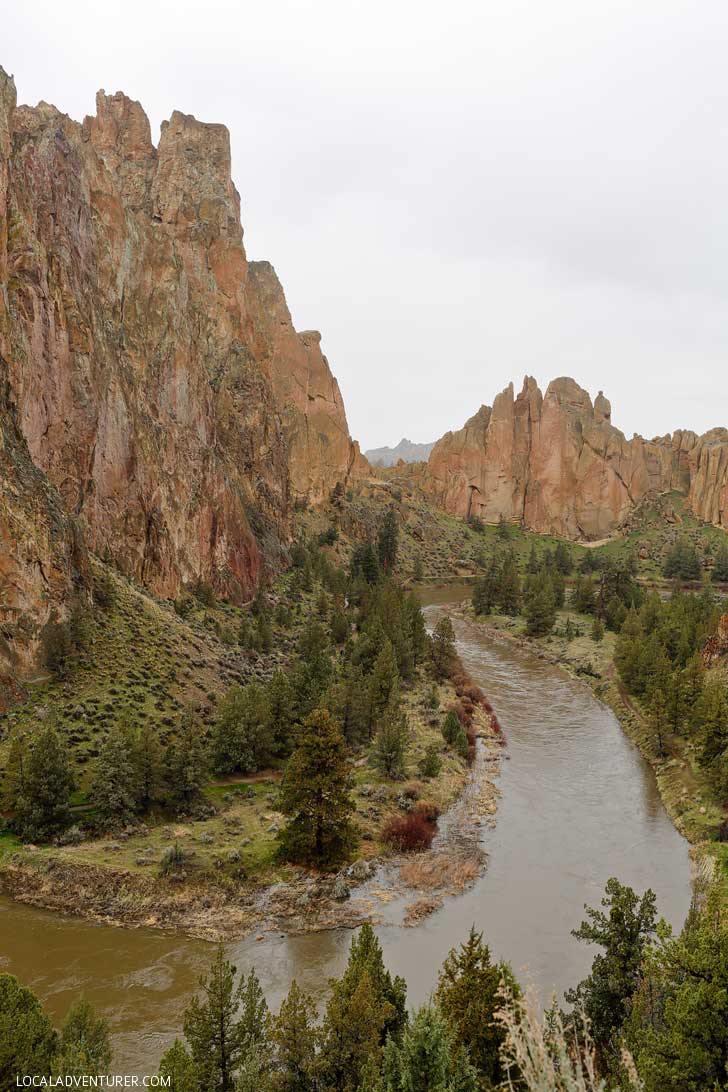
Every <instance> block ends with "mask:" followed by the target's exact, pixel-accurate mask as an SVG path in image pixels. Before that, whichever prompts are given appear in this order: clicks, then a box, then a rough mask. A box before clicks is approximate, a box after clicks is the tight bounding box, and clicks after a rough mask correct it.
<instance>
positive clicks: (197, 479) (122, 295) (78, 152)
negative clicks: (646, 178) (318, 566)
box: [0, 70, 361, 647]
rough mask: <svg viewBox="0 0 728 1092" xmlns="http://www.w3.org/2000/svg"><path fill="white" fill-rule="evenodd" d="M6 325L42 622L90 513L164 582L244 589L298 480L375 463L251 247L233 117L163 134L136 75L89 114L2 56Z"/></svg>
mask: <svg viewBox="0 0 728 1092" xmlns="http://www.w3.org/2000/svg"><path fill="white" fill-rule="evenodd" d="M0 338H1V340H0V356H1V359H0V369H1V370H0V382H2V384H3V390H4V392H5V393H4V396H3V398H4V401H3V403H2V405H0V413H2V428H3V444H4V448H3V452H4V454H3V456H2V458H3V462H2V474H3V481H2V486H3V502H2V504H3V508H2V510H1V513H0V544H1V545H0V549H1V550H2V554H0V574H2V575H3V576H5V577H6V581H5V586H4V588H3V596H4V601H5V603H6V607H5V608H3V609H5V610H6V612H7V611H9V612H10V613H11V614H12V615H13V616H14V617H15V616H17V615H18V614H22V615H23V617H24V618H25V620H26V623H27V624H28V625H29V626H30V625H31V624H32V625H36V626H38V625H41V624H42V623H43V621H44V619H45V618H46V617H47V616H48V612H49V610H50V609H51V607H52V604H53V602H54V601H55V600H56V599H57V596H56V592H55V591H54V592H53V593H51V591H50V590H49V587H48V586H46V583H45V582H44V579H43V578H42V577H39V576H38V569H39V566H40V568H42V570H43V571H44V572H45V573H46V574H49V573H56V574H57V576H58V579H57V580H56V579H55V578H54V579H51V578H50V577H49V584H53V585H54V587H55V585H57V586H58V590H59V594H60V588H61V584H62V580H61V574H64V573H65V574H66V575H65V577H64V579H70V576H69V564H70V561H69V557H70V554H69V551H70V546H69V542H70V540H71V539H70V538H69V535H70V531H69V528H71V527H72V528H73V529H74V532H73V534H74V536H75V537H76V538H78V536H79V535H82V537H83V541H84V542H85V544H86V546H87V547H88V548H89V549H90V550H92V551H94V552H96V553H98V554H100V555H103V556H105V557H108V558H110V559H111V560H113V561H114V563H115V564H116V565H117V566H118V567H119V568H120V569H121V570H122V571H123V572H124V573H126V574H127V575H128V576H130V577H131V578H133V579H134V580H136V581H138V582H139V583H141V584H143V585H145V586H147V587H148V588H149V589H151V590H152V591H153V592H155V593H157V594H159V595H162V596H175V595H176V594H177V593H178V591H179V588H180V586H181V585H182V584H185V583H188V582H192V581H195V580H197V579H205V580H209V581H211V582H212V583H214V584H215V585H216V587H217V588H218V589H219V590H220V591H222V592H224V593H225V594H227V595H229V596H230V597H232V598H233V599H235V600H237V601H241V600H244V599H245V598H247V597H249V596H250V595H251V594H252V592H253V590H254V588H255V587H256V585H257V583H258V581H259V579H260V577H261V573H262V572H263V571H264V569H265V566H266V564H267V563H273V562H275V559H276V552H277V551H280V549H281V545H282V544H285V542H286V540H287V538H288V537H289V534H290V512H291V498H292V495H293V496H294V497H296V496H298V495H306V496H307V497H308V499H310V500H312V501H314V502H315V501H317V500H319V499H321V498H322V497H324V496H325V495H326V494H327V492H328V491H330V490H331V488H333V486H334V485H335V484H336V482H337V481H341V482H342V483H345V482H346V481H347V480H348V478H349V477H350V476H351V475H352V474H353V473H356V472H357V470H358V469H361V457H360V456H359V455H358V449H357V447H356V445H354V444H353V443H352V441H351V439H350V438H349V434H348V429H347V424H346V416H345V414H344V409H343V404H342V402H341V396H340V394H339V389H338V386H337V384H336V381H335V379H334V378H333V376H332V375H331V372H330V370H329V367H328V363H327V361H326V358H325V357H324V356H323V355H322V353H321V350H320V345H319V337H318V335H313V334H301V335H299V334H297V333H296V332H295V331H294V329H293V326H292V324H291V320H290V315H289V313H288V309H287V307H286V304H285V299H284V297H283V292H282V289H281V287H280V285H279V283H278V281H277V279H276V278H275V274H274V273H273V271H272V269H271V267H270V266H268V265H267V264H265V263H260V264H258V263H252V265H250V264H249V263H248V260H247V257H246V253H245V249H244V246H243V231H242V226H241V222H240V199H239V197H238V194H237V192H236V190H235V187H234V185H233V183H232V180H231V176H230V145H229V136H228V132H227V129H226V128H225V127H224V126H223V125H209V124H203V123H202V122H199V121H197V120H195V118H194V117H191V116H189V115H186V114H182V113H178V112H175V113H174V114H173V115H172V117H171V118H170V120H169V121H168V122H165V123H164V124H163V125H162V132H161V137H160V140H159V144H158V145H157V146H156V147H155V146H154V144H153V143H152V140H151V134H150V127H149V122H148V120H147V118H146V115H145V114H144V111H143V110H142V108H141V106H140V105H139V103H136V102H133V101H131V100H130V99H128V98H127V97H126V96H125V95H122V94H115V95H113V96H108V95H106V94H105V93H104V92H103V91H102V92H99V94H98V96H97V100H96V114H95V116H94V117H90V118H86V119H85V121H84V122H83V124H78V123H77V122H75V121H72V120H71V119H69V118H68V117H67V116H65V115H63V114H61V113H60V112H59V111H58V110H56V109H55V107H53V106H49V105H48V104H46V103H40V104H39V105H38V106H37V107H35V108H33V109H30V108H28V107H23V106H21V107H16V103H15V89H14V86H13V82H12V80H11V79H10V78H8V77H7V76H6V75H5V73H4V72H2V70H0ZM18 453H20V454H18ZM71 537H73V536H71ZM7 574H10V576H7ZM6 641H7V638H6ZM26 647H27V644H26Z"/></svg>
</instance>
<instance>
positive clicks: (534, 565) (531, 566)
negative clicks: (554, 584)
mask: <svg viewBox="0 0 728 1092" xmlns="http://www.w3.org/2000/svg"><path fill="white" fill-rule="evenodd" d="M540 568H541V563H540V561H539V557H538V554H537V553H536V543H535V542H534V541H533V540H531V549H530V550H529V552H528V561H527V562H526V572H527V573H528V574H529V576H534V575H535V573H537V572H538V571H539V569H540Z"/></svg>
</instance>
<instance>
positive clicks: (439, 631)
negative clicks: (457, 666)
mask: <svg viewBox="0 0 728 1092" xmlns="http://www.w3.org/2000/svg"><path fill="white" fill-rule="evenodd" d="M430 655H431V657H432V666H433V668H434V670H435V676H436V678H438V679H445V678H447V677H448V676H449V674H450V671H451V670H452V667H453V664H454V662H455V657H456V651H455V630H454V629H453V625H452V622H451V621H450V619H449V618H448V616H447V615H446V614H444V615H443V616H442V618H440V619H439V621H438V623H437V625H436V626H435V629H434V631H433V634H432V643H431V646H430Z"/></svg>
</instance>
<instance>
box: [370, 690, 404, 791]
mask: <svg viewBox="0 0 728 1092" xmlns="http://www.w3.org/2000/svg"><path fill="white" fill-rule="evenodd" d="M411 734H412V733H411V731H410V727H409V723H408V721H407V717H406V716H405V714H404V713H403V712H402V711H401V709H400V707H399V695H398V693H397V692H396V691H395V692H394V693H393V694H392V697H391V699H390V701H389V704H388V705H387V708H386V709H385V710H384V712H383V713H382V716H381V718H380V720H379V725H378V727H377V731H376V735H375V737H374V752H373V755H372V758H373V761H374V764H375V766H376V767H377V769H378V770H379V772H380V773H381V774H383V775H384V777H391V778H397V777H402V775H403V774H404V768H405V757H406V754H407V745H408V744H409V741H410V738H411Z"/></svg>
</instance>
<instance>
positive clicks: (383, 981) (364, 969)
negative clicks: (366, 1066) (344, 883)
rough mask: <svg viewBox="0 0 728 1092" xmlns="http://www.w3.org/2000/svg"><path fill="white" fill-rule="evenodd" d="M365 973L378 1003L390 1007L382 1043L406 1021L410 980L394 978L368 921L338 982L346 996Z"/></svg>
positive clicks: (350, 948) (354, 940) (359, 933)
mask: <svg viewBox="0 0 728 1092" xmlns="http://www.w3.org/2000/svg"><path fill="white" fill-rule="evenodd" d="M364 975H366V976H367V980H368V983H369V988H370V990H371V994H372V996H373V998H374V999H375V1001H376V1003H377V1005H379V1006H380V1007H381V1008H382V1009H386V1010H387V1013H386V1015H385V1019H384V1024H383V1026H382V1030H381V1037H380V1041H381V1043H382V1044H383V1043H384V1041H385V1039H386V1038H387V1036H392V1037H393V1038H395V1039H396V1038H398V1037H399V1036H400V1035H401V1033H402V1029H403V1028H404V1026H405V1024H406V1023H407V984H406V982H405V980H404V979H403V978H400V977H399V975H397V976H396V977H394V978H393V977H392V975H391V974H390V972H389V971H388V970H387V968H386V967H385V965H384V957H383V955H382V946H381V944H380V943H379V940H378V939H377V935H376V933H375V932H374V930H373V928H372V927H371V925H370V924H369V923H368V922H366V923H365V924H364V925H362V927H361V929H360V930H359V932H358V933H356V934H355V935H354V936H353V937H352V940H351V944H350V946H349V959H348V961H347V964H346V970H345V971H344V974H343V975H342V977H341V978H340V979H339V982H338V988H339V991H340V993H341V994H342V996H343V997H344V998H347V997H351V996H352V995H353V993H354V991H355V989H356V988H357V987H358V985H359V984H360V982H361V981H362V979H363V977H364Z"/></svg>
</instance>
